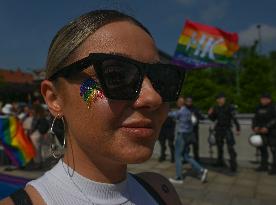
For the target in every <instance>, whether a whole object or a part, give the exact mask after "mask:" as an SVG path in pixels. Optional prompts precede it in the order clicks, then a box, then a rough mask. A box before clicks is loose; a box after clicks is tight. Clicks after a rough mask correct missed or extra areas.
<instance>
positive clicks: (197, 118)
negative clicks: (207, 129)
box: [185, 96, 204, 162]
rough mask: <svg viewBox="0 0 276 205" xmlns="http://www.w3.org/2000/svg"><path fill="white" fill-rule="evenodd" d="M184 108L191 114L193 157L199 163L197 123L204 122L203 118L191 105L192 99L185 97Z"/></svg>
mask: <svg viewBox="0 0 276 205" xmlns="http://www.w3.org/2000/svg"><path fill="white" fill-rule="evenodd" d="M185 104H186V107H187V108H188V109H189V110H190V111H191V113H192V123H193V132H194V137H195V141H194V143H193V144H192V146H193V154H194V155H193V156H194V159H195V160H196V161H197V162H199V161H200V158H199V122H200V120H204V116H203V115H202V114H201V112H200V111H199V110H198V109H197V108H196V107H195V106H194V104H193V97H192V96H187V97H186V100H185Z"/></svg>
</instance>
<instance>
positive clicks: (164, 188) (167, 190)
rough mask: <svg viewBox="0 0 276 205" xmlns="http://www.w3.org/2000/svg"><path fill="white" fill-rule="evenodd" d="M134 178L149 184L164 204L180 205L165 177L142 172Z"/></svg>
mask: <svg viewBox="0 0 276 205" xmlns="http://www.w3.org/2000/svg"><path fill="white" fill-rule="evenodd" d="M136 176H138V177H139V178H140V179H142V180H143V181H145V182H146V183H147V184H149V185H150V186H151V187H152V188H153V189H154V191H156V192H157V193H158V194H159V196H160V197H161V198H162V199H163V200H164V202H165V203H166V204H168V205H169V204H174V205H181V201H180V198H179V196H178V194H177V192H176V190H175V188H174V186H173V185H172V184H171V183H170V182H169V180H168V179H167V178H166V177H164V176H162V175H161V174H158V173H154V172H142V173H139V174H136Z"/></svg>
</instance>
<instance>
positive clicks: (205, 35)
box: [172, 20, 239, 69]
mask: <svg viewBox="0 0 276 205" xmlns="http://www.w3.org/2000/svg"><path fill="white" fill-rule="evenodd" d="M238 49H239V45H238V34H237V33H230V32H225V31H223V30H221V29H219V28H216V27H212V26H208V25H204V24H199V23H195V22H192V21H190V20H187V21H186V23H185V26H184V29H183V31H182V33H181V35H180V38H179V40H178V44H177V47H176V50H175V54H174V57H173V60H172V62H173V63H175V64H177V65H180V66H183V67H185V68H187V69H194V68H206V67H218V66H222V65H230V64H233V57H234V54H235V53H236V52H237V51H238Z"/></svg>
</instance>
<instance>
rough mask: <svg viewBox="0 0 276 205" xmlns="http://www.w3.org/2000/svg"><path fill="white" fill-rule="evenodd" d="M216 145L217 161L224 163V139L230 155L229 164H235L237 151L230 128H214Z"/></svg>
mask: <svg viewBox="0 0 276 205" xmlns="http://www.w3.org/2000/svg"><path fill="white" fill-rule="evenodd" d="M215 137H216V145H217V151H218V158H217V161H218V163H224V150H223V148H224V141H226V144H227V149H228V153H229V156H230V166H233V167H234V166H236V163H237V162H236V158H237V153H236V151H235V148H234V145H235V139H234V135H233V132H232V130H231V129H216V133H215Z"/></svg>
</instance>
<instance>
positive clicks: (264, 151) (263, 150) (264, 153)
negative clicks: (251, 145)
mask: <svg viewBox="0 0 276 205" xmlns="http://www.w3.org/2000/svg"><path fill="white" fill-rule="evenodd" d="M262 138H263V141H264V143H263V145H262V146H261V147H259V148H258V149H259V151H260V154H261V167H264V168H267V167H268V146H267V142H266V140H264V138H265V137H262Z"/></svg>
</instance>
